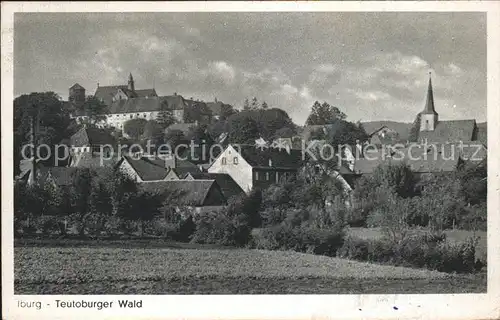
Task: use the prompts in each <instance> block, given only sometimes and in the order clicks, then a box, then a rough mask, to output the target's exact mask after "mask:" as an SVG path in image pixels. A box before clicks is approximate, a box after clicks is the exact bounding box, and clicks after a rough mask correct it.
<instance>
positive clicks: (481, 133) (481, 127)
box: [476, 122, 488, 146]
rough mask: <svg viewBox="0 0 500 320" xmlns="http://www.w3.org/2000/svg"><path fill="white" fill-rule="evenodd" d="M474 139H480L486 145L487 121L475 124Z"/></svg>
mask: <svg viewBox="0 0 500 320" xmlns="http://www.w3.org/2000/svg"><path fill="white" fill-rule="evenodd" d="M476 140H477V141H480V142H481V143H482V144H484V145H485V146H488V123H487V122H483V123H478V124H477V136H476Z"/></svg>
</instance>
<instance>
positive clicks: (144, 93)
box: [135, 89, 157, 98]
mask: <svg viewBox="0 0 500 320" xmlns="http://www.w3.org/2000/svg"><path fill="white" fill-rule="evenodd" d="M135 94H136V96H137V97H139V98H141V97H152V96H157V94H156V90H155V89H141V90H135Z"/></svg>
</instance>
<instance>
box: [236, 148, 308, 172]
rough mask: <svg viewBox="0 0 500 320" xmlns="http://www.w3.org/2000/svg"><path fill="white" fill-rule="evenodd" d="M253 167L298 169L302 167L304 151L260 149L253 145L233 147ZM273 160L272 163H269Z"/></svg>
mask: <svg viewBox="0 0 500 320" xmlns="http://www.w3.org/2000/svg"><path fill="white" fill-rule="evenodd" d="M232 146H233V148H235V149H236V150H237V151H239V152H240V154H241V156H242V157H243V158H244V159H245V160H246V161H247V162H248V163H249V164H250V165H251V166H252V167H265V168H284V169H297V168H299V167H300V166H301V165H302V162H303V161H302V151H301V150H296V149H291V150H290V153H288V152H287V151H286V150H279V149H275V148H266V149H262V150H261V149H259V148H257V147H256V146H253V145H232ZM269 160H271V163H269Z"/></svg>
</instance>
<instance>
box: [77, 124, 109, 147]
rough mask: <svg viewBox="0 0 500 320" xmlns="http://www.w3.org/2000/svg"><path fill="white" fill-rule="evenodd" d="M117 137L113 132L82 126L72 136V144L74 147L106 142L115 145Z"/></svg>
mask: <svg viewBox="0 0 500 320" xmlns="http://www.w3.org/2000/svg"><path fill="white" fill-rule="evenodd" d="M114 143H115V139H114V138H113V136H111V134H110V133H109V132H108V131H106V130H104V129H99V128H85V127H83V128H81V129H80V130H78V131H77V132H76V133H75V134H74V135H72V136H71V138H70V144H71V146H73V147H83V146H88V145H92V146H99V145H105V144H111V145H114Z"/></svg>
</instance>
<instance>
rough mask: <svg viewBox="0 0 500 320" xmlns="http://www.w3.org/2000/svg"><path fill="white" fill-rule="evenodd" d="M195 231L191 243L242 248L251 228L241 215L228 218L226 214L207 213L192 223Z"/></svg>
mask: <svg viewBox="0 0 500 320" xmlns="http://www.w3.org/2000/svg"><path fill="white" fill-rule="evenodd" d="M194 222H195V224H196V231H195V232H194V234H193V236H192V239H191V242H194V243H214V244H222V245H234V246H243V245H245V244H247V243H248V241H249V240H250V231H251V228H250V226H249V224H248V222H247V221H246V220H245V217H244V216H242V215H239V216H235V217H230V216H229V215H228V214H227V212H225V211H219V212H207V213H203V214H200V215H199V216H198V217H197V218H196V220H195V221H194Z"/></svg>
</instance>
